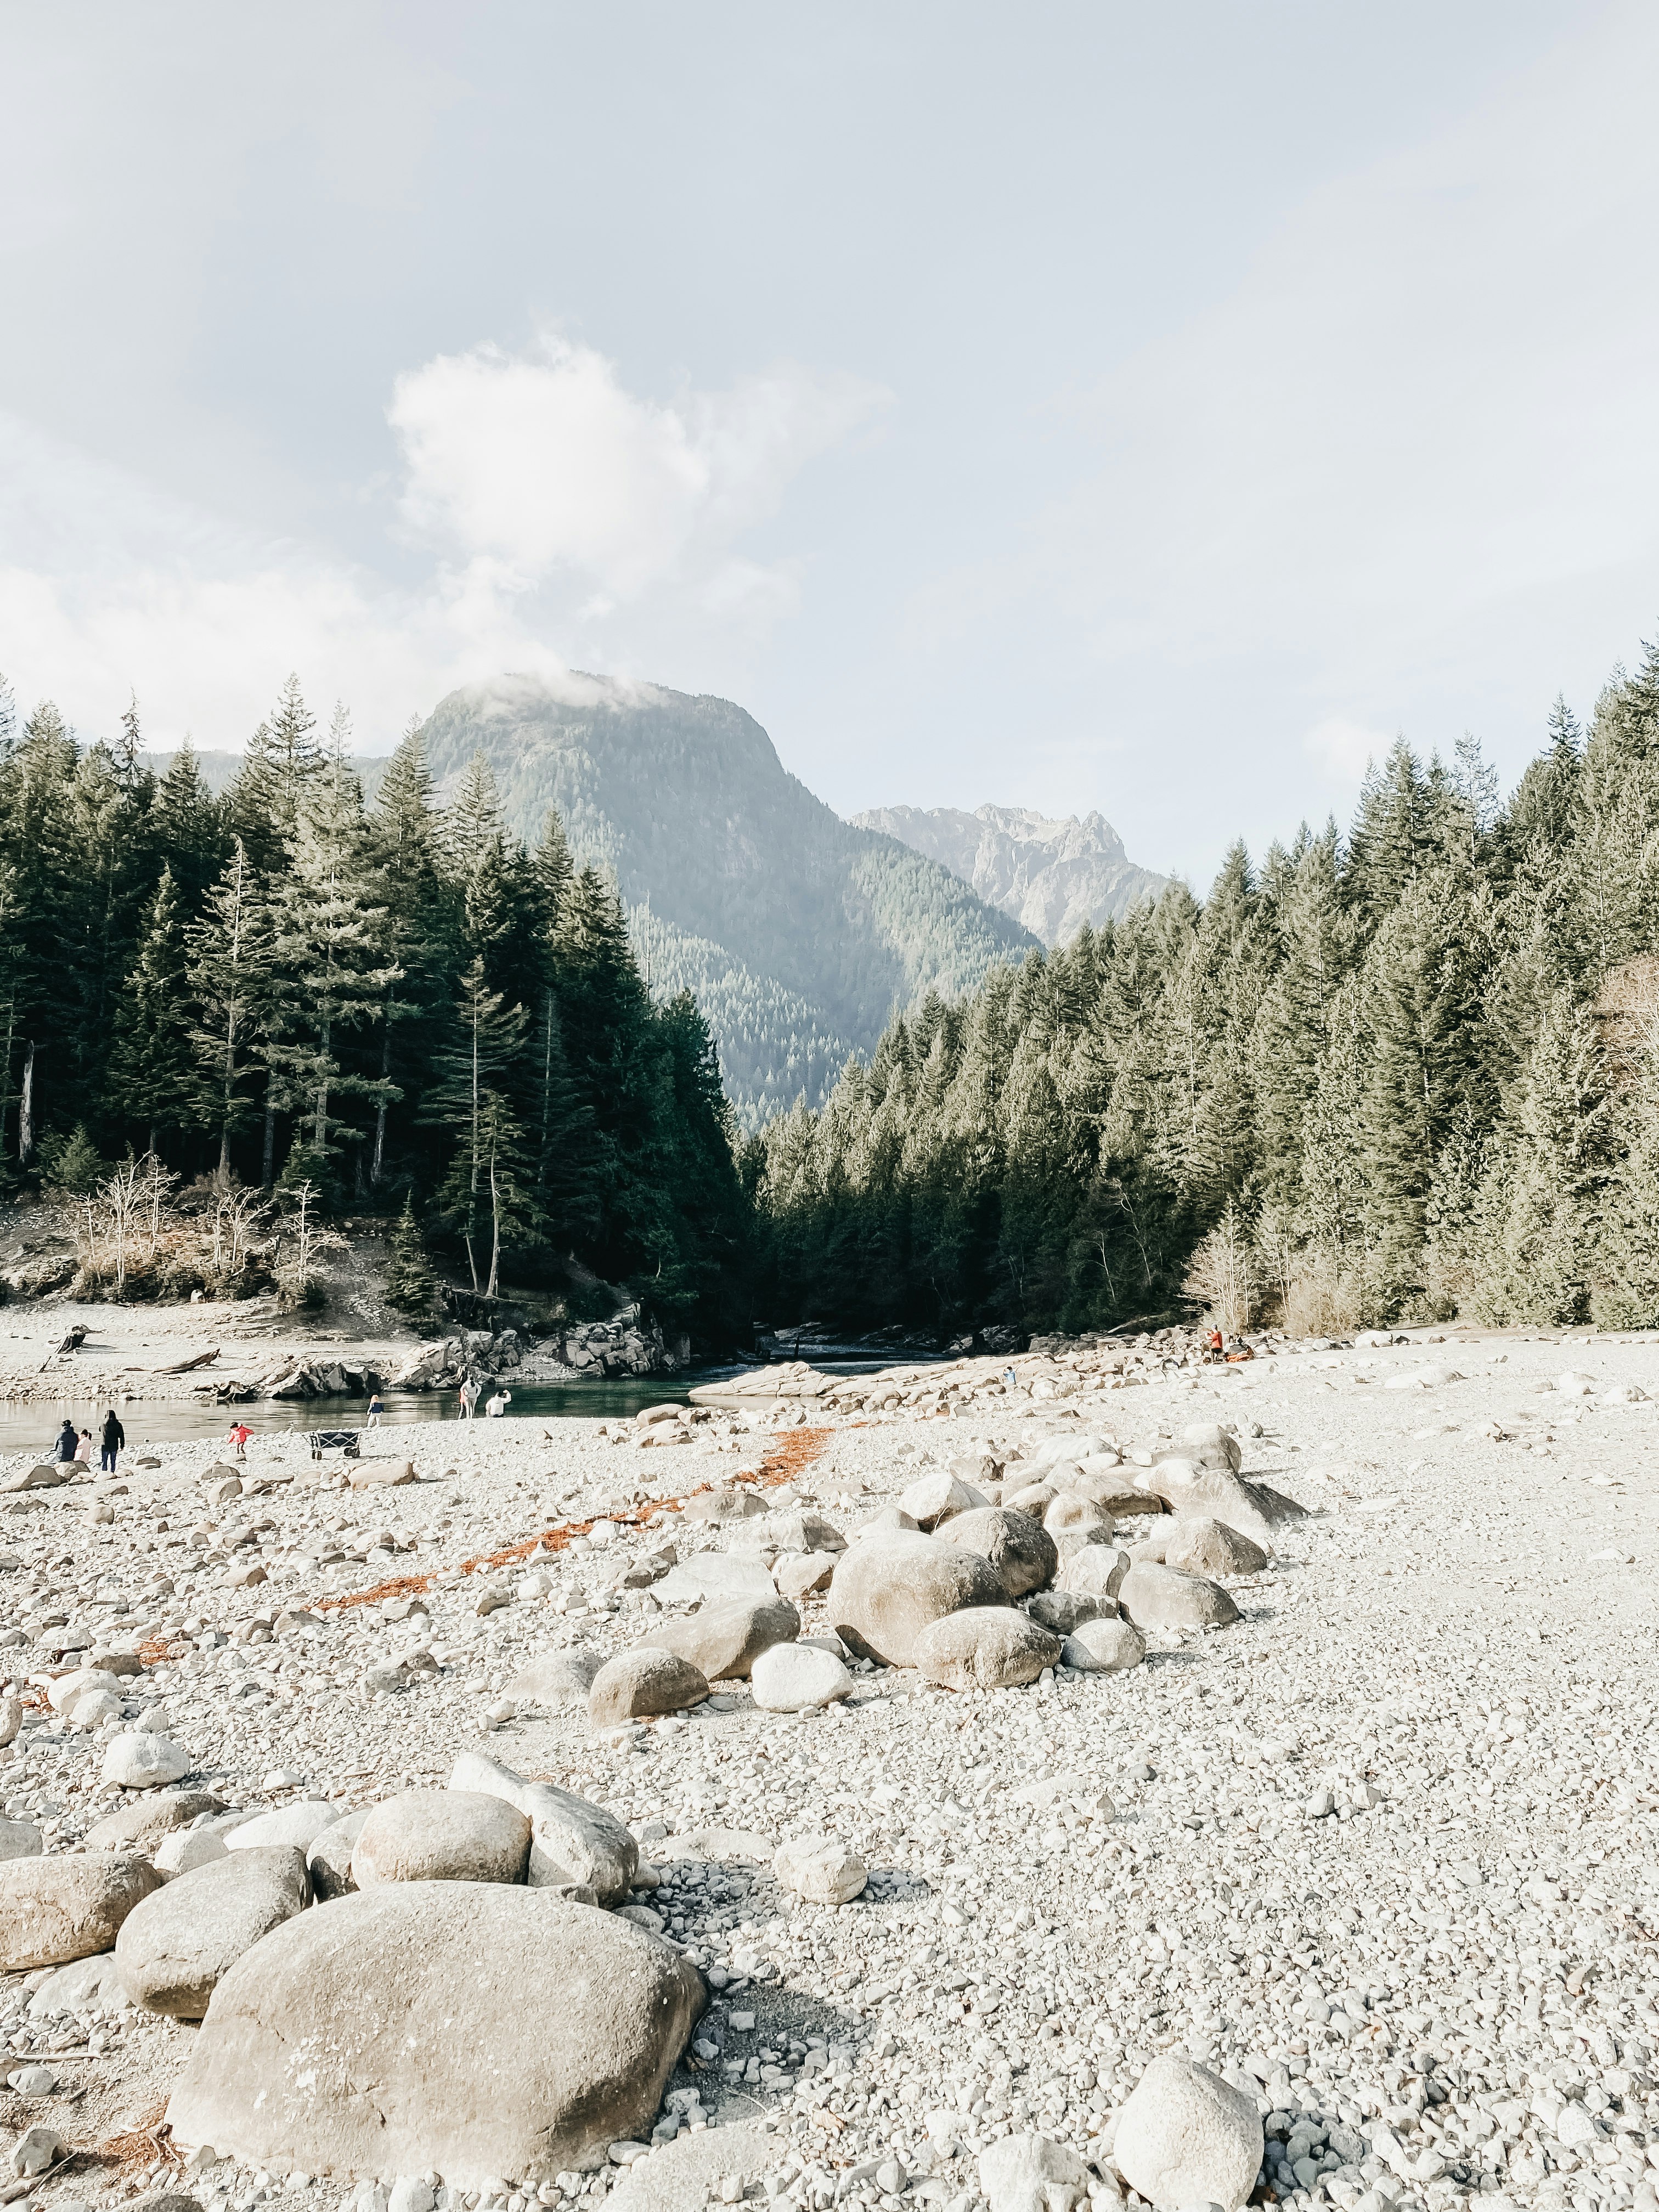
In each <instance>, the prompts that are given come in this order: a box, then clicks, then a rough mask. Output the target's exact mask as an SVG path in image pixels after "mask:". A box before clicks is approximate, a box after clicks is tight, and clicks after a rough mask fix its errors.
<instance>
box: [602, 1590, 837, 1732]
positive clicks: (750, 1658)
mask: <svg viewBox="0 0 1659 2212" xmlns="http://www.w3.org/2000/svg"><path fill="white" fill-rule="evenodd" d="M799 1634H800V1615H799V1613H797V1612H796V1610H795V1608H794V1607H793V1605H791V1604H790V1603H789V1601H788V1600H787V1598H781V1597H774V1598H772V1599H771V1600H769V1601H768V1600H767V1599H764V1598H735V1599H731V1600H728V1601H726V1603H725V1604H723V1605H705V1606H703V1607H702V1608H701V1609H700V1610H699V1611H698V1612H696V1613H688V1614H687V1615H686V1616H685V1617H684V1620H659V1621H654V1622H653V1624H652V1628H651V1635H650V1638H649V1643H648V1646H647V1645H641V1646H640V1647H639V1648H640V1649H641V1650H645V1649H647V1648H649V1649H651V1650H658V1651H671V1652H672V1653H673V1654H674V1656H676V1657H677V1658H679V1659H684V1660H687V1661H689V1662H690V1664H691V1665H692V1666H693V1667H695V1668H696V1670H697V1672H698V1673H699V1674H701V1675H702V1676H703V1678H704V1679H705V1680H706V1681H709V1682H726V1681H740V1680H742V1679H743V1678H744V1676H745V1675H747V1674H749V1673H750V1670H751V1669H752V1668H753V1667H754V1664H755V1662H756V1660H757V1659H758V1658H759V1657H760V1655H761V1653H762V1652H763V1651H768V1650H770V1649H771V1648H772V1646H773V1645H774V1644H793V1641H794V1639H795V1638H796V1637H798V1636H799ZM678 1702H679V1703H680V1704H681V1705H685V1704H687V1703H689V1702H690V1700H688V1699H684V1698H682V1699H679V1701H678ZM658 1710H659V1711H660V1710H662V1708H660V1707H659V1708H658Z"/></svg>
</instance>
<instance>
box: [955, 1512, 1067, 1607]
mask: <svg viewBox="0 0 1659 2212" xmlns="http://www.w3.org/2000/svg"><path fill="white" fill-rule="evenodd" d="M939 1535H940V1538H941V1540H942V1541H944V1542H945V1543H947V1544H961V1545H963V1546H964V1547H966V1549H967V1550H969V1551H970V1552H977V1553H979V1554H980V1556H981V1559H988V1560H989V1561H990V1563H991V1565H993V1566H994V1568H995V1569H996V1571H997V1574H998V1577H999V1578H1000V1581H1001V1583H1002V1587H1003V1589H1004V1591H1005V1592H1006V1595H1008V1596H1009V1597H1011V1598H1018V1597H1024V1596H1026V1595H1028V1594H1029V1593H1030V1591H1032V1590H1038V1589H1042V1586H1043V1584H1044V1583H1049V1582H1052V1581H1053V1580H1054V1570H1055V1569H1056V1568H1057V1567H1058V1566H1059V1565H1060V1553H1058V1552H1057V1551H1056V1550H1055V1548H1054V1538H1053V1537H1052V1536H1051V1535H1050V1534H1048V1530H1047V1529H1046V1528H1044V1527H1043V1526H1042V1522H1040V1521H1036V1520H1034V1519H1033V1518H1032V1517H1031V1516H1030V1514H1029V1513H1017V1512H1013V1511H1012V1510H1010V1509H1009V1508H1008V1507H1007V1506H1006V1505H979V1506H975V1508H974V1509H973V1510H972V1511H971V1512H968V1513H958V1514H956V1515H954V1516H952V1518H951V1519H950V1520H949V1521H946V1522H944V1523H943V1524H942V1526H941V1527H940V1529H939Z"/></svg>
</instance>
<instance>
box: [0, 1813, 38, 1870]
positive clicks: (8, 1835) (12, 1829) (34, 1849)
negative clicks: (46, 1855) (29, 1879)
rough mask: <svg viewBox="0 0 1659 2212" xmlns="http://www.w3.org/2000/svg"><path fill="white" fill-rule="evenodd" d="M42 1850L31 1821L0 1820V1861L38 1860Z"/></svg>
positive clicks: (36, 1829)
mask: <svg viewBox="0 0 1659 2212" xmlns="http://www.w3.org/2000/svg"><path fill="white" fill-rule="evenodd" d="M44 1848H45V1845H44V1844H43V1842H42V1839H41V1835H40V1830H39V1828H37V1827H36V1826H35V1825H34V1823H33V1820H0V1860H3V1859H38V1858H39V1857H40V1853H41V1851H42V1850H43V1849H44Z"/></svg>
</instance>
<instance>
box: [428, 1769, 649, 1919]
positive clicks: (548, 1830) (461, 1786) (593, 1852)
mask: <svg viewBox="0 0 1659 2212" xmlns="http://www.w3.org/2000/svg"><path fill="white" fill-rule="evenodd" d="M447 1786H448V1787H449V1788H450V1789H451V1790H483V1793H484V1794H485V1796H489V1797H501V1798H503V1799H505V1801H506V1802H507V1804H509V1805H516V1806H517V1807H518V1808H519V1810H520V1812H521V1813H522V1814H524V1815H525V1816H526V1819H527V1820H529V1822H530V1838H531V1840H530V1874H529V1881H530V1887H532V1889H565V1888H569V1887H583V1888H586V1889H591V1890H592V1893H593V1894H594V1895H595V1897H597V1898H598V1899H599V1903H600V1904H601V1905H617V1904H620V1903H621V1901H622V1899H623V1898H624V1897H625V1896H626V1895H627V1894H628V1892H629V1890H630V1889H631V1888H632V1887H633V1886H634V1877H635V1875H636V1874H637V1873H638V1872H639V1870H640V1847H639V1845H638V1844H637V1843H636V1842H635V1839H634V1835H633V1832H632V1831H631V1830H630V1829H629V1828H628V1827H626V1826H623V1822H622V1821H620V1820H618V1819H617V1816H616V1814H614V1813H607V1812H606V1811H605V1808H604V1806H603V1805H594V1804H592V1803H590V1802H589V1801H588V1800H587V1799H586V1797H578V1796H576V1795H575V1793H574V1791H573V1790H561V1789H559V1788H558V1787H557V1785H556V1784H554V1783H551V1782H526V1780H525V1779H524V1778H523V1776H522V1775H519V1774H515V1773H514V1772H513V1770H512V1768H511V1767H510V1766H502V1765H500V1764H499V1762H498V1761H496V1760H495V1759H487V1758H486V1757H485V1756H484V1754H483V1752H481V1751H464V1752H463V1753H461V1755H460V1757H459V1759H457V1760H456V1761H455V1764H454V1765H453V1768H452V1769H451V1771H450V1776H449V1782H448V1784H447Z"/></svg>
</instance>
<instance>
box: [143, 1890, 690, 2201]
mask: <svg viewBox="0 0 1659 2212" xmlns="http://www.w3.org/2000/svg"><path fill="white" fill-rule="evenodd" d="M703 2003H704V1991H703V1985H702V1979H701V1978H700V1977H699V1976H698V1974H697V1973H696V1971H695V1969H694V1968H692V1967H691V1966H689V1965H688V1964H687V1963H686V1961H685V1960H684V1959H683V1958H681V1957H680V1956H679V1954H678V1953H677V1952H675V1951H673V1950H671V1948H669V1946H668V1945H667V1944H665V1943H664V1942H660V1941H659V1939H658V1938H657V1937H656V1936H650V1935H647V1934H646V1933H645V1932H644V1931H643V1930H641V1929H637V1928H634V1927H631V1926H629V1924H628V1923H626V1922H625V1921H622V1920H619V1919H617V1917H615V1916H614V1915H613V1914H611V1913H608V1912H601V1911H599V1910H597V1909H596V1908H595V1907H594V1906H592V1905H571V1904H568V1903H566V1902H565V1900H564V1899H562V1898H556V1897H553V1896H550V1894H549V1893H547V1892H546V1891H544V1890H535V1889H520V1888H518V1887H508V1886H507V1885H504V1884H496V1883H489V1882H444V1881H422V1882H391V1883H387V1884H386V1886H385V1887H382V1888H380V1889H375V1890H372V1891H369V1892H367V1893H364V1894H363V1895H362V1896H358V1897H343V1898H341V1899H338V1900H337V1902H336V1903H334V1904H332V1905H325V1906H324V1907H322V1908H321V1909H320V1910H319V1911H313V1912H303V1913H301V1914H300V1915H298V1917H296V1918H295V1919H292V1920H290V1921H288V1922H287V1923H285V1924H284V1925H283V1926H282V1927H280V1928H277V1929H273V1931H272V1932H271V1934H270V1935H269V1936H267V1937H266V1938H265V1940H264V1942H262V1943H261V1944H260V1945H259V1946H258V1948H257V1949H256V1950H253V1951H251V1952H249V1953H248V1954H246V1955H245V1956H244V1957H243V1958H242V1959H241V1960H239V1961H238V1963H237V1964H236V1965H235V1966H233V1967H232V1968H231V1970H230V1972H228V1974H227V1975H226V1976H225V1978H224V1979H223V1980H222V1982H221V1983H220V1984H219V1987H218V1989H217V1990H216V1992H215V1994H214V1999H213V2002H212V2004H211V2006H210V2008H209V2010H208V2015H207V2018H206V2020H205V2021H204V2022H203V2025H202V2027H201V2028H200V2030H199V2031H198V2033H197V2036H196V2038H195V2041H194V2044H193V2045H192V2047H191V2052H190V2056H189V2057H188V2059H187V2061H186V2063H185V2071H184V2075H183V2077H182V2079H181V2080H180V2081H179V2085H178V2087H176V2088H175V2089H174V2091H173V2097H172V2100H171V2102H170V2104H169V2106H168V2107H167V2118H168V2121H169V2123H170V2124H171V2127H172V2130H173V2140H174V2141H175V2142H179V2143H182V2144H185V2145H186V2146H189V2147H191V2148H194V2147H196V2146H197V2145H200V2144H204V2143H206V2144H210V2145H211V2147H212V2148H214V2149H215V2150H216V2151H218V2152H219V2153H220V2154H222V2156H225V2157H230V2158H234V2159H236V2160H238V2161H239V2162H240V2164H242V2165H244V2166H264V2167H266V2168H267V2169H268V2170H269V2171H270V2172H273V2173H294V2172H303V2173H309V2174H312V2175H313V2176H316V2175H322V2174H329V2175H333V2176H336V2177H339V2178H350V2177H356V2178H359V2179H375V2180H385V2181H388V2182H389V2181H391V2180H392V2179H394V2178H395V2177H397V2176H398V2175H399V2174H414V2173H430V2172H436V2173H441V2174H442V2176H443V2177H444V2179H445V2181H446V2182H447V2184H448V2185H449V2186H450V2187H451V2188H452V2189H467V2190H475V2189H483V2188H486V2187H489V2186H495V2185H499V2184H500V2181H501V2178H502V2176H504V2175H510V2176H511V2177H512V2178H513V2180H514V2181H515V2182H517V2183H518V2184H519V2185H520V2186H522V2187H526V2188H530V2189H533V2188H535V2187H536V2186H537V2185H538V2184H539V2183H542V2182H544V2181H551V2180H552V2179H553V2178H554V2176H555V2175H556V2174H558V2173H561V2172H586V2171H591V2170H592V2168H594V2167H596V2166H600V2165H602V2164H603V2163H604V2162H605V2157H606V2154H607V2153H608V2151H609V2148H610V2146H611V2144H612V2143H613V2142H618V2141H624V2140H629V2139H632V2138H637V2137H639V2136H641V2135H644V2136H649V2134H650V2132H651V2129H652V2126H653V2123H654V2121H655V2118H656V2112H657V2106H658V2103H659V2100H660V2098H661V2096H662V2092H663V2085H664V2083H665V2081H666V2079H667V2077H668V2074H669V2072H670V2070H671V2068H672V2067H673V2065H674V2063H675V2062H676V2061H677V2060H678V2057H679V2056H680V2053H681V2052H682V2051H683V2050H684V2047H685V2044H686V2040H687V2039H688V2037H689V2036H690V2032H691V2027H692V2023H693V2021H695V2020H696V2018H697V2016H698V2015H699V2013H700V2012H701V2011H702V2007H703Z"/></svg>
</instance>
